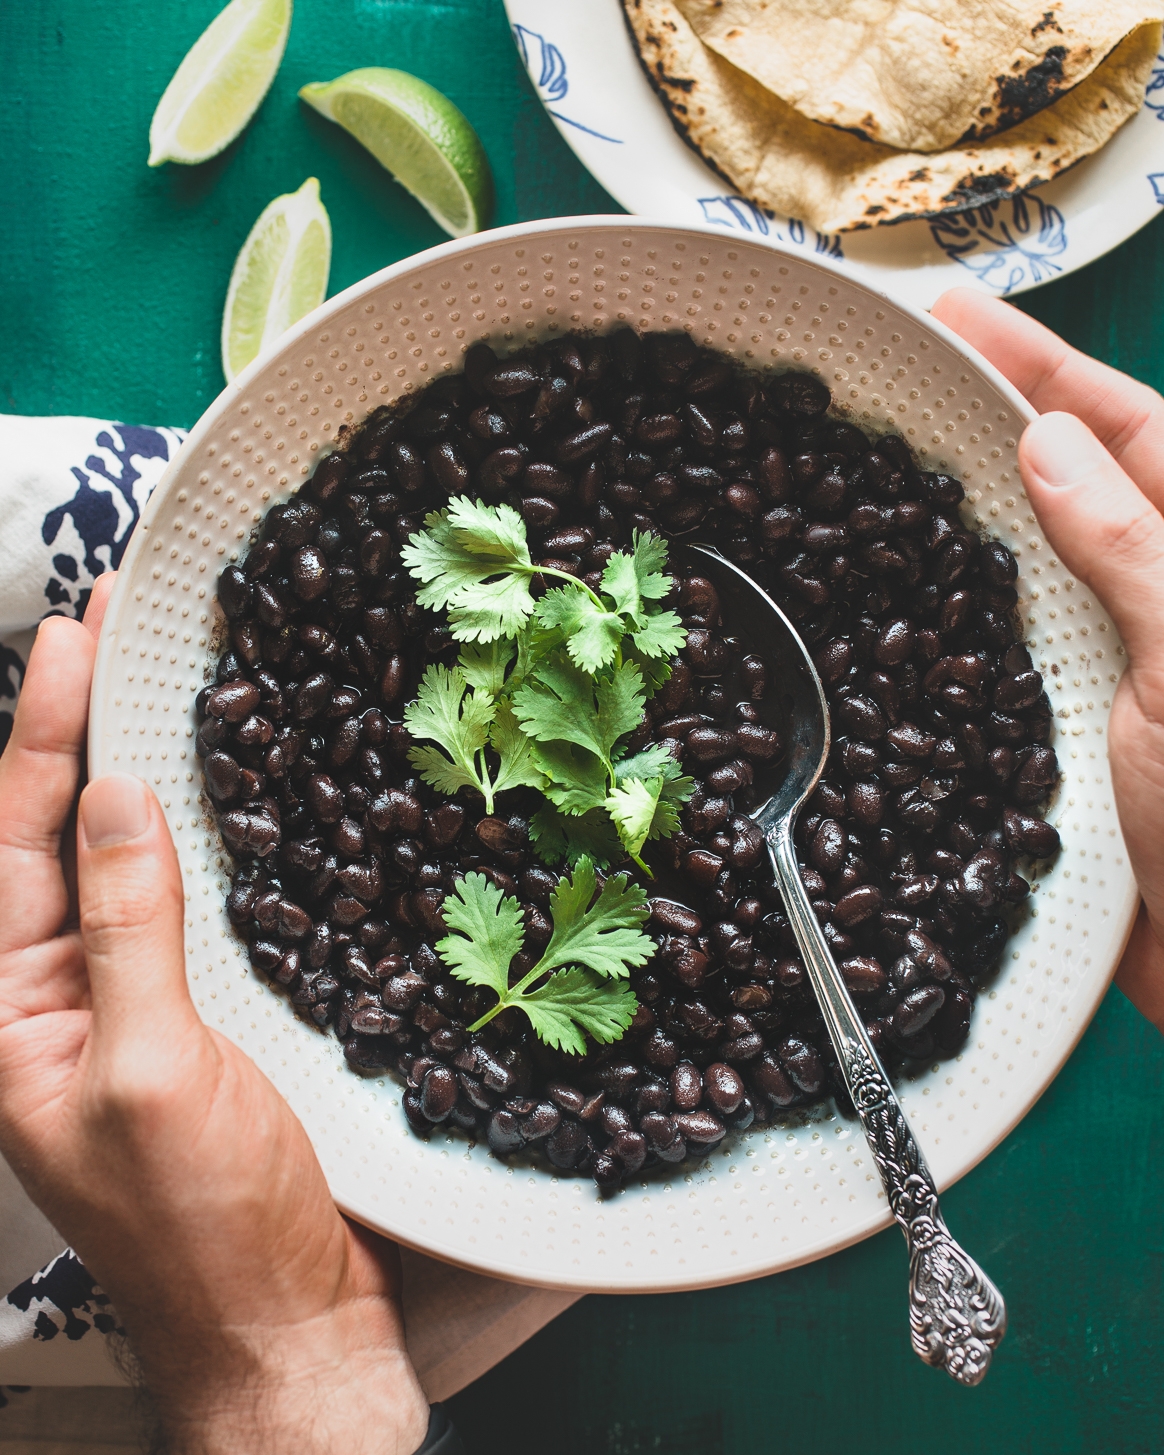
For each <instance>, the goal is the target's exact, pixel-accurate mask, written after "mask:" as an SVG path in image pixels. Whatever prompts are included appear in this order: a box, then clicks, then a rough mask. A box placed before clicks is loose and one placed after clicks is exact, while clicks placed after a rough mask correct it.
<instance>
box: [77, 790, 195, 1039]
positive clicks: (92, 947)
mask: <svg viewBox="0 0 1164 1455" xmlns="http://www.w3.org/2000/svg"><path fill="white" fill-rule="evenodd" d="M77 819H78V833H77V891H78V901H79V905H80V915H81V940H82V943H83V945H84V947H85V959H86V962H87V964H88V967H89V985H90V992H91V995H92V1002H93V1035H94V1039H95V1041H97V1042H101V1043H104V1044H105V1045H117V1044H119V1043H123V1042H125V1041H126V1040H130V1041H133V1042H136V1043H138V1044H139V1045H142V1046H146V1045H149V1044H151V1043H152V1044H154V1045H155V1046H156V1045H158V1044H162V1043H164V1042H165V1039H166V1037H167V1036H168V1035H171V1034H173V1033H174V1032H175V1031H177V1030H179V1029H181V1028H182V1027H183V1026H187V1025H189V1024H190V1022H191V1021H192V1020H196V1019H197V1017H196V1014H195V1011H194V1006H193V1004H192V1003H191V1000H190V995H189V992H188V990H187V988H186V969H185V960H184V955H183V943H182V942H183V935H182V916H183V895H182V878H181V873H180V871H179V868H178V856H177V854H176V853H175V851H174V845H173V841H172V840H171V838H170V832H169V829H168V828H167V827H166V821H165V819H164V818H163V816H162V810H161V807H160V805H159V804H158V801H157V799H156V798H155V797H154V795H153V793H152V792H151V791H150V789H149V788H148V786H147V785H146V784H144V783H142V782H141V780H140V779H138V778H133V777H131V776H130V775H129V774H126V773H113V774H110V775H109V776H108V777H105V778H96V779H94V781H93V782H92V783H90V784H89V785H88V786H87V787H86V789H85V791H84V793H82V794H81V802H80V805H79V808H78V814H77Z"/></svg>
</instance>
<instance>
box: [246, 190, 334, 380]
mask: <svg viewBox="0 0 1164 1455" xmlns="http://www.w3.org/2000/svg"><path fill="white" fill-rule="evenodd" d="M330 267H331V222H330V221H329V219H328V215H327V211H326V209H325V208H324V205H323V203H322V202H321V201H320V200H319V183H318V182H317V181H316V180H315V178H314V177H308V179H307V181H306V182H304V184H303V186H302V187H300V189H299V191H298V192H287V193H285V194H284V195H283V196H282V197H276V198H275V200H274V202H272V203H270V204H269V205H268V206H267V207H265V208H264V209H263V211H262V212H261V213H260V214H259V220H258V222H256V223H255V225H254V227H252V228H251V231H250V236H249V237H248V238H247V240H246V242H245V243H243V246H242V252H240V253H239V255H238V257H237V259H236V260H235V264H234V270H233V272H232V273H231V275H230V287H229V288H228V289H227V293H226V307H225V308H224V309H223V313H222V372H223V373H224V374H225V375H226V377H227V380H228V381H229V380H231V379H233V378H234V376H235V375H236V374H238V373H239V372H240V371H241V370H243V369H245V368H246V366H247V365H248V364H249V363H250V361H251V360H252V359H254V358H257V357H258V355H259V354H260V353H262V351H263V350H264V349H266V348H268V347H269V346H270V345H271V344H273V343H274V342H275V340H276V339H277V338H278V337H279V336H280V334H282V333H285V332H286V330H287V329H289V328H290V327H291V325H292V324H293V323H296V322H297V321H298V320H299V319H301V318H302V317H303V315H304V314H306V313H310V312H311V310H312V309H313V308H318V307H319V305H320V304H321V303H322V302H323V300H324V298H325V297H326V295H327V274H328V270H329V268H330Z"/></svg>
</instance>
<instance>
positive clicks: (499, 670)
mask: <svg viewBox="0 0 1164 1455" xmlns="http://www.w3.org/2000/svg"><path fill="white" fill-rule="evenodd" d="M516 650H517V645H516V643H515V642H514V641H513V639H512V638H510V637H498V638H497V639H496V640H494V641H492V642H466V643H465V645H464V646H463V647H462V648H461V652H460V656H459V657H458V659H457V665H458V666H459V667H460V669H461V675H462V676H463V677H464V679H465V681H466V682H467V683H468V684H469V686H470V687H478V688H480V690H481V691H482V692H488V693H489V695H490V696H491V697H496V696H497V695H498V693H499V692H500V691H501V689H502V688H503V687H504V686H505V673H506V670H507V668H508V667H509V664H510V662H512V661H513V657H514V653H515V652H516Z"/></svg>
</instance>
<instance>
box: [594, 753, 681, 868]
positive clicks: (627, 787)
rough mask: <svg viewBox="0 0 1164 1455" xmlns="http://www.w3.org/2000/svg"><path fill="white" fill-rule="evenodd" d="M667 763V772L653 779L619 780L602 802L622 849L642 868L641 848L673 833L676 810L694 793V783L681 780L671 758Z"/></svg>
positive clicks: (675, 828) (676, 819) (676, 821)
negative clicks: (669, 767) (649, 841)
mask: <svg viewBox="0 0 1164 1455" xmlns="http://www.w3.org/2000/svg"><path fill="white" fill-rule="evenodd" d="M670 763H671V770H668V772H667V774H661V775H660V776H659V777H657V778H647V779H643V778H635V777H627V778H625V779H623V780H622V781H620V783H619V784H618V786H617V787H616V788H614V789H613V791H612V792H611V794H610V797H609V798H608V799H607V800H606V811H607V813H609V814H610V816H611V818H612V819H613V820H614V822H615V825H616V827H617V828H618V835H619V838H620V839H621V840H622V843H623V847H624V848H625V849H626V851H627V853H628V854H629V855H630V856H631V858H632V859H634V861H635V863H637V864H639V865H641V866H642V867H644V868H645V867H646V866H645V865H643V861H642V859H641V858H640V857H639V856H640V855H641V853H642V851H643V845H644V844H645V843H646V842H647V840H648V839H659V838H667V837H669V836H670V835H671V834H673V833H675V832H676V830H677V829H678V828H679V806H680V804H681V803H684V802H685V801H686V800H687V799H688V798H690V797H691V794H692V792H693V791H694V789H695V781H694V779H691V778H685V777H683V775H682V771H681V769H680V767H679V764H678V763H676V762H675V760H674V759H673V758H672V759H670ZM672 770H673V771H672Z"/></svg>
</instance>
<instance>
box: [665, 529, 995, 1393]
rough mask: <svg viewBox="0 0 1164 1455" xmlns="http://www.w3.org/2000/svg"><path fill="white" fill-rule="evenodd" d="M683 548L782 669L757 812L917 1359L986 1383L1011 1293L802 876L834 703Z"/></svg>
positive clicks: (753, 610) (790, 651)
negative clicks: (968, 1230) (920, 1138)
mask: <svg viewBox="0 0 1164 1455" xmlns="http://www.w3.org/2000/svg"><path fill="white" fill-rule="evenodd" d="M685 549H686V550H687V551H689V552H691V553H693V554H697V555H698V556H699V557H700V558H701V559H700V561H699V569H700V571H701V573H702V574H704V575H705V576H707V577H708V578H709V579H710V580H711V581H712V583H713V584H714V585H715V587H716V589H717V590H718V592H719V594H720V597H721V599H722V600H723V602H724V605H725V607H726V608H727V612H726V613H725V614H726V615H727V616H729V618H730V619H731V620H732V626H733V629H736V628H737V627H739V628H741V631H740V634H741V635H744V636H746V637H747V638H749V639H750V641H751V643H754V644H755V646H756V647H757V648H758V649H759V650H761V651H762V653H763V655H764V656H766V657H767V658H768V660H769V661H770V662H771V663H772V664H773V665H774V667H775V669H776V675H777V680H778V681H779V685H780V689H781V692H782V693H783V694H784V696H785V697H786V698H787V699H789V700H790V709H791V710H790V712H789V716H788V721H787V725H786V731H787V733H788V738H789V748H788V755H787V759H786V760H784V761H783V762H782V763H781V765H780V769H781V773H782V775H783V778H782V781H781V782H780V784H779V786H778V787H777V788H776V791H775V792H774V793H773V794H772V796H771V797H770V798H769V799H768V800H767V801H766V802H764V803H762V804H761V805H760V807H759V808H756V809H754V810H753V811H752V818H754V819H755V820H756V822H757V823H758V824H759V826H760V828H761V829H762V830H763V832H764V838H765V840H766V842H767V845H768V854H769V857H770V858H771V860H772V869H773V872H774V873H775V875H776V883H777V885H778V886H779V888H780V892H781V894H782V895H783V897H784V903H785V906H786V908H787V910H788V918H789V920H790V921H791V924H792V929H793V932H794V933H795V935H796V940H797V943H798V944H799V946H800V952H801V955H802V956H803V958H804V963H805V966H806V968H807V970H808V978H809V981H810V982H811V984H812V988H813V990H814V991H815V993H816V998H817V1000H818V1001H819V1002H820V1008H821V1012H822V1014H823V1015H824V1020H825V1024H826V1025H827V1026H828V1030H829V1035H830V1036H831V1037H832V1042H833V1047H834V1049H835V1051H836V1053H837V1059H838V1060H839V1061H840V1064H841V1069H842V1071H843V1072H844V1076H845V1081H846V1083H847V1084H848V1088H849V1094H850V1095H851V1096H852V1098H853V1105H854V1106H855V1107H856V1109H857V1115H858V1116H859V1117H860V1118H861V1125H862V1127H863V1128H864V1131H865V1137H866V1139H867V1140H868V1143H869V1150H870V1151H871V1152H872V1153H873V1160H874V1161H875V1162H876V1163H877V1170H878V1171H879V1172H880V1173H881V1181H882V1183H883V1184H884V1187H885V1195H886V1196H887V1197H888V1199H889V1206H890V1208H891V1209H892V1212H893V1216H894V1217H895V1218H896V1219H897V1221H898V1222H899V1223H900V1224H901V1229H902V1231H903V1232H904V1234H905V1241H906V1243H907V1245H908V1247H909V1326H910V1335H911V1339H912V1342H913V1347H914V1351H915V1352H916V1353H917V1354H918V1355H919V1357H920V1358H922V1359H924V1360H925V1362H926V1363H927V1364H933V1365H935V1366H936V1367H938V1368H940V1369H944V1370H945V1371H946V1373H947V1374H949V1375H950V1376H951V1377H952V1378H954V1379H956V1380H957V1381H958V1382H959V1383H960V1384H977V1383H978V1382H979V1381H980V1380H981V1379H982V1378H983V1376H984V1375H985V1373H986V1371H987V1369H988V1368H989V1367H990V1360H991V1356H992V1354H993V1353H994V1350H995V1348H996V1347H997V1345H998V1344H999V1342H1000V1341H1001V1339H1002V1336H1003V1334H1005V1332H1006V1306H1005V1305H1004V1303H1003V1301H1002V1295H1001V1294H1000V1293H999V1291H998V1289H997V1288H995V1286H994V1284H993V1283H992V1282H991V1281H990V1279H989V1278H988V1277H987V1276H986V1274H985V1273H983V1271H982V1269H981V1268H979V1266H978V1264H977V1263H975V1261H974V1260H973V1258H971V1257H970V1255H969V1254H968V1253H966V1252H964V1251H963V1249H962V1248H961V1247H960V1246H959V1245H958V1244H957V1243H956V1242H955V1241H954V1239H953V1237H952V1236H951V1235H950V1231H949V1229H948V1228H947V1227H946V1223H945V1219H944V1218H943V1217H942V1213H941V1209H940V1208H939V1206H938V1192H937V1188H936V1187H935V1185H934V1179H933V1177H932V1176H931V1174H930V1170H929V1168H928V1167H927V1166H926V1163H925V1158H924V1157H923V1156H922V1154H921V1149H920V1148H919V1147H918V1144H917V1140H916V1138H915V1137H914V1135H913V1132H912V1131H911V1130H910V1126H909V1123H908V1122H907V1121H906V1119H905V1113H904V1112H903V1111H902V1109H901V1104H900V1103H899V1102H898V1100H897V1096H896V1095H895V1093H894V1090H893V1087H892V1086H891V1085H890V1082H889V1078H888V1076H886V1074H885V1071H884V1068H883V1067H882V1065H881V1062H880V1060H879V1059H878V1056H877V1052H876V1051H875V1050H874V1049H873V1045H872V1042H871V1041H870V1040H869V1037H868V1035H867V1033H866V1031H865V1026H864V1023H863V1021H862V1020H861V1017H860V1016H859V1015H858V1014H857V1011H856V1009H855V1008H854V1006H853V1002H852V1000H851V999H850V998H849V992H848V989H847V988H846V986H845V982H844V980H843V979H842V977H841V972H840V971H839V970H838V969H837V965H836V961H835V960H834V959H833V957H832V952H831V951H830V949H829V946H828V941H827V940H826V939H825V937H824V932H823V930H822V929H821V926H820V923H819V921H818V920H817V917H816V914H815V912H814V911H813V908H812V905H811V903H810V902H809V898H808V893H807V891H806V890H805V887H804V885H803V883H802V882H801V878H800V869H799V867H798V865H797V862H796V850H795V849H794V848H793V845H792V831H793V829H794V828H795V826H796V818H797V815H798V814H799V812H800V810H801V808H802V807H803V806H804V803H805V801H806V800H807V798H808V796H809V794H810V793H811V792H812V791H813V789H814V788H815V787H816V784H817V780H818V779H819V778H820V775H821V773H822V772H823V770H824V765H825V760H826V759H827V757H828V753H829V741H830V726H829V710H828V704H827V703H826V702H825V695H824V689H823V687H822V686H821V681H820V678H819V677H818V676H817V673H816V668H815V667H814V666H813V664H812V660H811V658H810V657H809V655H808V649H807V648H806V647H805V645H804V643H803V642H802V641H801V639H800V636H799V634H798V633H797V631H796V629H795V627H794V626H793V625H792V623H791V622H790V621H789V620H788V618H787V617H786V616H785V615H784V613H783V612H782V611H781V610H780V608H779V607H778V606H777V605H776V603H775V602H774V601H773V600H772V599H771V598H770V597H769V596H768V595H767V594H766V593H765V592H764V591H763V590H761V588H760V587H759V586H758V585H757V584H756V583H755V581H753V580H752V578H751V577H750V576H749V575H747V574H746V572H744V571H741V570H740V569H739V567H737V566H734V565H733V564H732V563H731V562H730V561H728V560H726V559H725V558H724V557H723V556H721V555H720V554H719V552H718V551H716V550H714V549H713V548H712V547H710V546H704V545H694V544H692V545H688V546H686V547H685Z"/></svg>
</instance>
